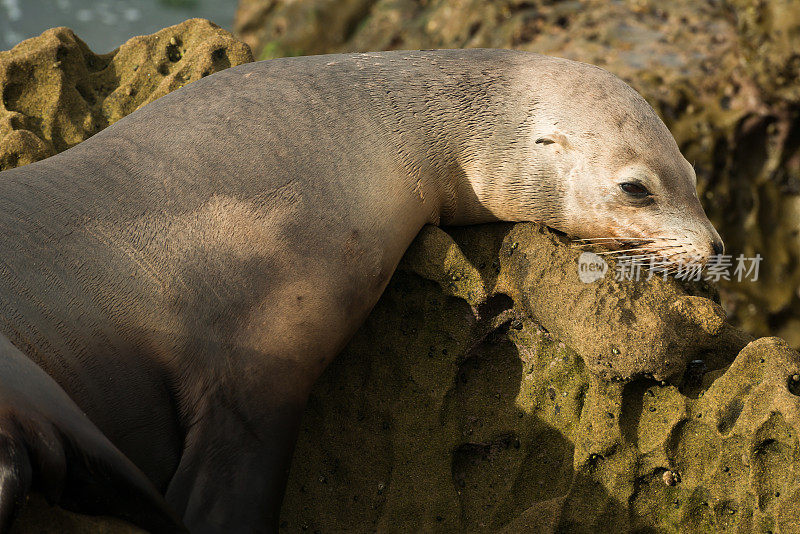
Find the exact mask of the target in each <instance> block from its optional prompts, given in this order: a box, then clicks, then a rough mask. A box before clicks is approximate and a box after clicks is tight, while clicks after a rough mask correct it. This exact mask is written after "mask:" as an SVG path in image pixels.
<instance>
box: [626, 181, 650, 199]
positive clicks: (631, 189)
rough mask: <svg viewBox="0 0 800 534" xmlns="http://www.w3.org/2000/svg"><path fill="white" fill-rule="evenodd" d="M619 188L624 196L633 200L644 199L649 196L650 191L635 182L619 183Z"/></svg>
mask: <svg viewBox="0 0 800 534" xmlns="http://www.w3.org/2000/svg"><path fill="white" fill-rule="evenodd" d="M619 188H620V189H622V191H623V192H624V193H625V194H626V195H628V196H630V197H633V198H646V197H649V196H650V191H648V190H647V188H646V187H645V186H643V185H642V184H638V183H636V182H624V183H621V184H619Z"/></svg>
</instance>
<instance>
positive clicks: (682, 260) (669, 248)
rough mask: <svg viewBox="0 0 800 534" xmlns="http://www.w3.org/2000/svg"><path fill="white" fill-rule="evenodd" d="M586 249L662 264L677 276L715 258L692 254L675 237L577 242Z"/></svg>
mask: <svg viewBox="0 0 800 534" xmlns="http://www.w3.org/2000/svg"><path fill="white" fill-rule="evenodd" d="M573 242H574V243H577V244H578V245H579V246H582V247H591V248H597V247H600V248H602V249H605V250H601V251H597V252H596V254H597V255H599V256H608V257H611V258H617V259H622V258H626V259H634V260H635V261H637V262H640V263H644V264H647V263H656V262H657V263H658V264H659V265H660V266H661V267H662V269H664V270H666V271H667V272H670V273H674V272H677V271H678V269H680V268H681V267H684V266H686V265H701V266H704V265H706V264H707V263H708V262H709V261H710V259H711V257H710V256H701V255H692V254H690V251H691V248H692V247H689V246H687V244H686V243H685V242H683V241H682V240H680V239H678V238H675V237H668V236H655V237H626V236H609V237H590V238H580V239H574V240H573Z"/></svg>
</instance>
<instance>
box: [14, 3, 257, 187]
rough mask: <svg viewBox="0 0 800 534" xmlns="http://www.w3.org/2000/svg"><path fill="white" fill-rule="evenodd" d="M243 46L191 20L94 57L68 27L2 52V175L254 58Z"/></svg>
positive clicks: (207, 24) (208, 24)
mask: <svg viewBox="0 0 800 534" xmlns="http://www.w3.org/2000/svg"><path fill="white" fill-rule="evenodd" d="M252 60H253V57H252V54H251V53H250V49H249V48H248V47H247V45H245V44H243V43H241V42H239V41H237V40H236V39H234V38H233V37H231V35H230V34H229V33H228V32H226V31H225V30H222V29H220V28H219V27H217V26H216V25H214V24H212V23H211V22H209V21H207V20H202V19H192V20H187V21H186V22H183V23H181V24H178V25H176V26H172V27H169V28H165V29H163V30H161V31H160V32H158V33H155V34H153V35H147V36H140V37H134V38H133V39H131V40H129V41H128V42H126V43H125V44H123V45H122V46H120V47H119V48H118V49H116V50H114V51H112V52H110V53H108V54H101V55H98V54H95V53H93V52H92V51H91V50H89V48H88V47H87V46H86V44H85V43H84V42H83V41H81V40H80V39H79V38H78V37H77V36H76V35H75V34H74V33H73V32H72V30H70V29H68V28H54V29H51V30H47V31H46V32H44V33H43V34H42V35H40V36H39V37H34V38H32V39H28V40H26V41H23V42H22V43H20V44H19V45H17V46H15V47H14V48H13V49H12V50H8V51H2V52H0V96H2V98H1V99H0V171H1V170H4V169H9V168H12V167H16V166H19V165H24V164H26V163H31V162H33V161H37V160H40V159H43V158H45V157H47V156H52V155H53V154H55V153H57V152H60V151H62V150H66V149H67V148H69V147H71V146H73V145H76V144H78V143H80V142H81V141H83V140H85V139H87V138H88V137H90V136H92V135H93V134H95V133H97V132H99V131H100V130H102V129H103V128H105V127H107V126H109V125H111V124H113V123H114V122H116V121H117V120H119V119H121V118H122V117H124V116H125V115H127V114H129V113H131V112H132V111H134V110H136V109H138V108H139V107H141V106H143V105H145V104H147V103H148V102H152V101H153V100H155V99H156V98H159V97H161V96H163V95H165V94H167V93H168V92H170V91H173V90H175V89H177V88H179V87H182V86H184V85H186V84H187V83H191V82H192V81H195V80H197V79H200V78H201V77H203V76H207V75H209V74H211V73H213V72H217V71H219V70H222V69H225V68H227V67H230V66H232V65H239V64H242V63H247V62H249V61H252Z"/></svg>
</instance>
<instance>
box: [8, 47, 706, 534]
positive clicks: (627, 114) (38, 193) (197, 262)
mask: <svg viewBox="0 0 800 534" xmlns="http://www.w3.org/2000/svg"><path fill="white" fill-rule="evenodd" d="M695 181H696V179H695V176H694V172H693V170H692V167H691V165H689V164H688V163H687V162H686V160H685V159H684V158H683V157H682V156H681V154H680V151H679V150H678V147H677V145H676V144H675V141H674V140H673V138H672V136H671V135H670V133H669V131H668V130H667V128H666V127H665V126H664V124H663V123H662V122H661V121H660V120H659V119H658V117H657V116H656V114H655V112H654V111H653V110H652V109H651V108H650V106H649V105H648V104H647V103H646V102H645V101H644V99H642V98H641V96H639V95H638V94H637V93H636V92H635V91H634V90H633V89H631V88H630V87H628V86H627V85H626V84H625V83H623V82H622V81H621V80H619V79H618V78H616V77H614V76H612V75H611V74H609V73H607V72H606V71H604V70H602V69H599V68H597V67H593V66H590V65H586V64H582V63H577V62H572V61H568V60H563V59H556V58H550V57H546V56H540V55H536V54H531V53H524V52H514V51H502V50H440V51H425V52H386V53H369V54H346V55H331V56H314V57H303V58H287V59H279V60H273V61H268V62H259V63H251V64H247V65H242V66H239V67H234V68H231V69H228V70H225V71H223V72H220V73H217V74H214V75H211V76H209V77H207V78H204V79H202V80H200V81H197V82H195V83H192V84H190V85H189V86H187V87H185V88H183V89H180V90H178V91H175V92H173V93H171V94H169V95H167V96H164V97H162V98H160V99H159V100H157V101H155V102H153V103H151V104H149V105H147V106H145V107H144V108H142V109H140V110H139V111H137V112H135V113H133V114H131V115H129V116H128V117H126V118H124V119H122V120H120V121H119V122H117V123H116V124H114V125H113V126H111V127H109V128H107V129H106V130H104V131H102V132H100V133H98V134H97V135H95V136H94V137H92V138H91V139H89V140H87V141H85V142H84V143H81V144H79V145H77V146H76V147H74V148H72V149H70V150H67V151H66V152H63V153H61V154H59V155H57V156H54V157H52V158H49V159H46V160H44V161H41V162H37V163H34V164H31V165H28V166H25V167H21V168H18V169H13V170H10V171H6V172H3V173H2V174H1V175H0V247H1V248H0V249H1V250H2V251H3V255H2V257H1V258H0V333H2V335H4V336H5V337H2V338H0V441H1V442H2V447H0V466H1V467H0V528H2V529H3V530H6V529H8V527H9V525H10V524H11V523H12V522H13V519H14V517H15V515H16V514H17V512H18V511H19V509H20V507H21V506H22V504H23V503H24V502H25V498H26V495H27V494H28V493H29V492H30V491H40V492H42V493H43V494H44V495H45V496H46V497H47V499H48V500H49V501H50V502H51V503H57V504H59V505H60V506H63V507H65V508H69V509H72V510H76V511H79V512H84V513H93V514H106V515H113V516H117V517H121V518H124V519H127V520H128V521H131V522H132V523H134V524H137V525H140V526H142V527H144V528H147V529H149V530H152V531H173V530H180V529H182V528H184V526H183V525H185V526H186V527H188V528H189V529H190V530H191V531H192V532H251V531H252V532H256V531H259V532H263V531H274V530H276V529H277V521H278V514H279V511H280V504H281V499H282V495H283V490H284V486H285V482H286V475H287V471H288V466H289V462H290V459H291V455H292V450H293V447H294V442H295V439H296V435H297V430H298V425H299V419H300V416H301V414H302V412H303V408H304V405H305V402H306V399H307V396H308V393H309V390H310V388H311V386H312V384H313V383H314V381H315V380H316V378H317V377H318V376H319V375H320V373H321V372H322V370H323V369H324V368H325V366H326V365H327V363H328V362H330V361H331V359H332V358H333V357H334V356H336V354H337V353H338V352H339V351H340V350H341V349H342V348H343V347H344V345H345V344H346V343H347V341H348V340H349V338H350V337H351V336H352V334H353V333H354V332H355V331H356V330H357V329H358V327H359V326H360V325H361V323H362V322H363V321H364V319H365V317H366V316H367V314H368V313H369V311H370V309H371V308H372V307H373V305H374V304H375V303H376V301H377V300H378V298H379V296H380V295H381V293H382V291H383V289H384V288H385V286H386V284H387V283H388V281H389V279H390V277H391V275H392V273H393V271H394V269H395V267H396V266H397V264H398V261H399V260H400V258H401V256H402V255H403V253H404V251H405V250H406V248H407V247H408V245H409V244H410V243H411V241H412V240H413V238H414V237H415V236H416V235H417V233H418V232H419V231H420V229H421V228H422V227H423V226H424V225H425V224H456V225H463V224H474V223H482V222H488V221H498V220H504V221H538V222H541V223H544V224H546V225H549V226H551V227H553V228H556V229H559V230H562V231H564V232H567V233H569V234H572V235H575V236H578V237H583V238H595V237H596V238H602V239H604V240H608V244H609V245H611V246H621V245H626V244H627V245H630V244H631V243H635V244H637V246H638V247H640V248H641V249H643V250H645V249H646V250H647V251H648V252H650V253H655V254H660V255H663V256H666V257H670V258H672V259H673V260H676V261H684V260H686V259H689V258H698V257H699V258H701V259H707V258H708V257H709V256H710V255H711V254H713V253H715V252H718V251H719V250H720V249H721V247H722V244H721V242H720V240H719V236H718V234H717V233H716V231H715V230H714V228H713V227H712V226H711V223H710V222H709V221H708V219H707V218H706V216H705V214H704V212H703V210H702V207H701V206H700V202H699V200H698V199H697V195H696V192H695Z"/></svg>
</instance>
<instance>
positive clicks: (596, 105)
mask: <svg viewBox="0 0 800 534" xmlns="http://www.w3.org/2000/svg"><path fill="white" fill-rule="evenodd" d="M537 71H538V72H537V74H538V80H537V82H536V83H535V84H534V86H535V87H536V89H535V91H536V94H535V97H534V98H535V105H534V106H533V110H532V112H531V118H530V124H531V128H530V130H529V134H530V136H531V138H530V142H529V144H528V146H529V147H530V149H529V151H530V152H531V154H530V157H531V158H532V159H533V160H535V167H536V168H538V169H545V170H546V172H547V173H548V174H550V176H551V177H552V179H554V180H555V183H554V184H552V186H551V187H553V188H554V190H555V192H556V194H557V195H558V196H559V197H560V200H561V202H560V204H559V205H558V206H557V207H551V209H549V211H547V212H546V213H545V216H544V217H543V218H544V219H545V220H543V221H542V222H544V223H545V224H548V225H549V226H552V227H554V228H556V229H558V230H562V231H564V232H566V233H568V234H571V235H574V236H576V237H580V238H596V239H598V240H599V241H600V242H604V243H605V244H606V245H609V246H610V247H611V248H617V249H624V248H626V249H630V250H632V252H631V254H654V255H656V256H659V257H663V258H666V259H668V260H669V261H671V262H675V263H687V262H689V261H695V262H698V263H706V262H707V261H708V260H709V258H710V257H711V256H712V255H715V254H722V252H723V244H722V240H721V239H720V236H719V234H718V233H717V231H716V230H715V229H714V227H713V226H712V224H711V222H710V221H709V220H708V217H707V216H706V214H705V212H704V211H703V208H702V206H701V205H700V200H699V199H698V196H697V190H696V185H697V177H696V175H695V172H694V169H693V167H692V165H691V164H690V163H689V162H688V161H687V160H686V158H684V157H683V155H682V154H681V152H680V149H679V148H678V145H677V143H676V142H675V139H674V138H673V137H672V135H671V134H670V132H669V130H668V129H667V127H666V125H665V124H664V123H663V122H662V121H661V119H660V118H659V117H658V115H657V114H656V112H655V111H654V110H653V108H652V107H650V105H649V104H648V103H647V102H646V101H645V99H644V98H642V96H641V95H639V93H637V92H636V91H635V90H634V89H632V88H631V87H630V86H628V85H627V84H626V83H625V82H623V81H622V80H620V79H619V78H617V77H616V76H614V75H612V74H610V73H609V72H607V71H605V70H603V69H600V68H599V67H595V66H592V65H587V64H584V63H577V62H573V61H567V60H556V59H550V60H549V61H548V64H547V66H546V67H545V69H544V71H545V72H544V76H542V74H543V73H542V72H541V70H540V69H538V68H537ZM529 179H530V178H529ZM533 179H534V180H535V179H539V180H541V179H542V178H541V176H540V177H538V178H537V177H535V176H534V177H533ZM552 193H553V191H549V192H548V191H545V193H544V194H552ZM551 204H552V203H551ZM603 238H607V239H605V240H604V239H603Z"/></svg>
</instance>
